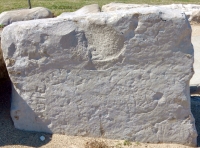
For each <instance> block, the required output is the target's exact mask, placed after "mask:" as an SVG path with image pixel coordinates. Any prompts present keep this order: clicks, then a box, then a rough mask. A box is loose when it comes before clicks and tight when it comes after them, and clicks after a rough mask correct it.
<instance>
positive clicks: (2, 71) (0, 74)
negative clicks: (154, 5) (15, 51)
mask: <svg viewBox="0 0 200 148" xmlns="http://www.w3.org/2000/svg"><path fill="white" fill-rule="evenodd" d="M1 33H2V29H1V28H0V79H2V78H8V72H7V70H6V65H5V62H4V59H3V53H2V50H1Z"/></svg>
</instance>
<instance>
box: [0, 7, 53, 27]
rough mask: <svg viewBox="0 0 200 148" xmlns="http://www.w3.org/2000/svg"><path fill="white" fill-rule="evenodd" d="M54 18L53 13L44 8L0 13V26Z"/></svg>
mask: <svg viewBox="0 0 200 148" xmlns="http://www.w3.org/2000/svg"><path fill="white" fill-rule="evenodd" d="M52 17H53V14H52V13H51V11H50V10H49V9H47V8H43V7H35V8H32V9H20V10H12V11H5V12H2V13H0V25H4V26H7V25H9V24H11V23H13V22H18V21H25V20H34V19H42V18H52Z"/></svg>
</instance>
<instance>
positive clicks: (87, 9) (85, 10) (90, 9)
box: [57, 4, 100, 18]
mask: <svg viewBox="0 0 200 148" xmlns="http://www.w3.org/2000/svg"><path fill="white" fill-rule="evenodd" d="M98 12H100V8H99V5H98V4H92V5H86V6H84V7H82V8H80V9H78V10H77V11H75V12H63V13H62V14H60V15H59V16H57V17H58V18H64V17H68V16H69V15H82V14H89V13H98Z"/></svg>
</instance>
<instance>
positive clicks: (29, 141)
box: [0, 77, 52, 147]
mask: <svg viewBox="0 0 200 148" xmlns="http://www.w3.org/2000/svg"><path fill="white" fill-rule="evenodd" d="M11 86H12V83H11V81H10V79H9V78H8V77H6V78H3V79H0V147H2V146H7V145H24V146H31V147H40V146H42V145H45V144H47V143H48V142H49V141H50V140H51V137H52V135H51V134H46V133H40V132H26V131H22V130H18V129H16V128H15V127H14V124H13V121H12V119H11V116H10V107H11V91H12V87H11ZM40 136H44V137H45V141H41V140H40Z"/></svg>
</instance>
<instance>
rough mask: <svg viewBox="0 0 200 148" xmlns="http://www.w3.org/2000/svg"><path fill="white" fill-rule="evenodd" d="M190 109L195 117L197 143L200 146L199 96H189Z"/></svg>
mask: <svg viewBox="0 0 200 148" xmlns="http://www.w3.org/2000/svg"><path fill="white" fill-rule="evenodd" d="M191 111H192V114H193V116H194V118H195V125H196V129H197V133H198V137H197V145H198V146H200V96H191Z"/></svg>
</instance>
